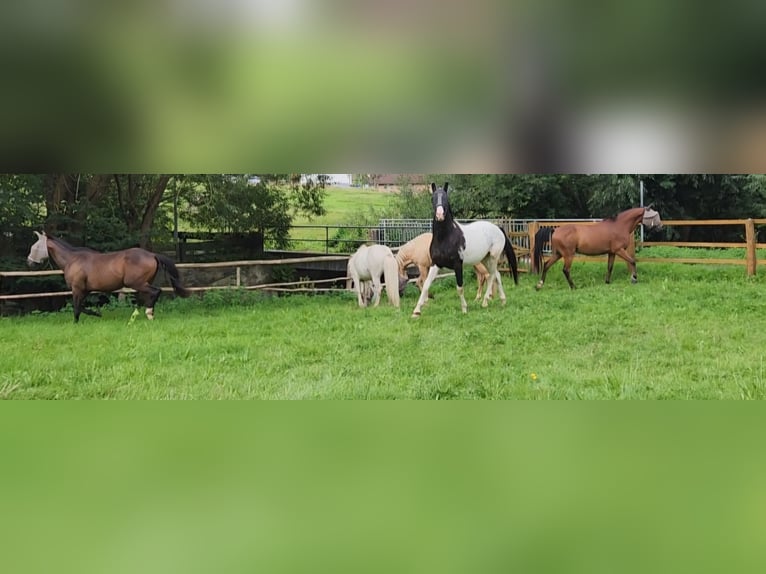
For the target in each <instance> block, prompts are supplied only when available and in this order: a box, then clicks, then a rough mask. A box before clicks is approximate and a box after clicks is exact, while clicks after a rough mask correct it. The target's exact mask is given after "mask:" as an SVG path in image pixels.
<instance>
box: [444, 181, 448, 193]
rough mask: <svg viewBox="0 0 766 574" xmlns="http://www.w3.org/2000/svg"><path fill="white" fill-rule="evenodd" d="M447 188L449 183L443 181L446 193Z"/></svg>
mask: <svg viewBox="0 0 766 574" xmlns="http://www.w3.org/2000/svg"><path fill="white" fill-rule="evenodd" d="M448 186H449V182H448V181H445V182H444V191H447V187H448Z"/></svg>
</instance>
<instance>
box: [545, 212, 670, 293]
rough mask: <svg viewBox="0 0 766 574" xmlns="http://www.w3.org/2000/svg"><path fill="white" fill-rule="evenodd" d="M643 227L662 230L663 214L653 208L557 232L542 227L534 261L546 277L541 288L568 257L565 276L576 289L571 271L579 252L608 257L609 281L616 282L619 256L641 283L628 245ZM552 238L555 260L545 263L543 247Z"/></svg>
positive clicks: (550, 228) (625, 213) (560, 229)
mask: <svg viewBox="0 0 766 574" xmlns="http://www.w3.org/2000/svg"><path fill="white" fill-rule="evenodd" d="M641 222H643V224H644V225H645V226H646V227H647V228H649V229H654V228H657V229H662V221H661V220H660V214H659V213H657V212H656V211H654V210H653V209H652V208H651V207H646V208H644V207H635V208H633V209H628V210H627V211H623V212H622V213H618V214H617V215H616V216H614V217H610V218H608V219H604V220H602V221H599V222H598V223H594V224H593V225H583V224H577V223H573V224H572V223H570V224H567V225H562V226H561V227H559V228H557V229H555V231H554V228H553V227H541V228H540V231H538V232H537V234H536V235H535V250H534V256H533V258H532V264H533V269H534V270H535V271H540V269H541V268H542V275H541V276H540V281H539V282H538V283H537V289H540V288H542V286H543V284H544V283H545V275H546V274H547V273H548V269H550V268H551V267H552V266H553V264H554V263H556V261H558V260H559V259H561V258H562V257H563V258H564V277H566V278H567V282H568V283H569V287H570V288H571V289H574V288H575V286H574V283H573V282H572V277H571V276H570V274H569V270H570V268H571V267H572V259H574V255H575V252H576V253H582V254H583V255H603V254H605V253H607V254H608V260H607V267H606V282H607V283H609V281H611V279H612V267H613V266H614V257H615V255H617V256H619V257H620V258H621V259H624V260H625V261H626V262H627V264H628V269H629V270H630V280H631V282H633V283H635V282H637V281H638V277H637V275H636V260H635V259H634V258H633V257H631V255H630V254H629V253H628V251H627V248H628V243H629V242H630V237H631V235H633V232H634V231H635V230H636V228H637V227H638V225H639V224H640V223H641ZM549 239H550V242H551V252H552V255H551V258H550V259H548V261H547V262H546V263H545V266H543V265H542V263H543V244H544V243H545V242H547V241H548V240H549Z"/></svg>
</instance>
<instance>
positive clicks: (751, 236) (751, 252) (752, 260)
mask: <svg viewBox="0 0 766 574" xmlns="http://www.w3.org/2000/svg"><path fill="white" fill-rule="evenodd" d="M567 223H572V222H571V221H560V222H559V221H545V222H537V221H531V222H530V223H529V227H528V231H529V250H530V252H532V251H534V248H535V239H534V236H535V234H536V233H537V231H538V230H539V229H540V227H559V226H561V225H566V224H567ZM578 223H582V224H585V225H593V224H595V223H598V222H597V221H587V222H578ZM662 225H663V226H665V227H685V226H697V225H708V226H717V225H742V226H744V228H745V241H744V242H705V241H644V242H643V243H641V242H640V241H639V242H638V245H640V246H642V247H659V246H669V247H693V248H732V247H740V248H742V247H744V248H745V258H744V259H731V258H730V259H717V258H715V259H714V258H692V257H637V258H636V261H638V262H640V263H695V264H696V263H701V264H706V265H743V266H745V268H746V272H747V275H748V276H749V277H752V276H753V275H755V274H756V271H757V269H758V265H759V264H761V265H764V264H766V259H758V256H757V254H758V251H757V250H758V249H766V243H758V242H757V241H756V234H755V226H756V225H766V218H756V219H753V218H750V219H697V220H687V219H669V220H666V221H663V222H662ZM628 251H629V252H630V254H631V255H633V256H635V253H636V241H635V238H634V237H632V238H631V242H630V245H629V247H628ZM604 259H606V258H605V257H604V256H600V257H586V256H578V257H575V261H593V260H604Z"/></svg>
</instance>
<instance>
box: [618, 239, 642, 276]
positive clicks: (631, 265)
mask: <svg viewBox="0 0 766 574" xmlns="http://www.w3.org/2000/svg"><path fill="white" fill-rule="evenodd" d="M615 254H617V255H618V256H619V257H620V258H622V259H624V260H625V262H626V263H627V264H628V270H629V271H630V282H631V283H638V273H637V271H636V260H635V259H634V258H633V257H631V256H630V254H629V253H628V252H627V251H626V250H625V248H624V247H623V248H621V249H618V250H617V251H615Z"/></svg>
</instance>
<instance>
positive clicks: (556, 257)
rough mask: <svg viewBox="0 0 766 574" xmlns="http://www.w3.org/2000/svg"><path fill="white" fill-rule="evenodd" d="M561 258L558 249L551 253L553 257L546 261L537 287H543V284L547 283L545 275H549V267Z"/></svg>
mask: <svg viewBox="0 0 766 574" xmlns="http://www.w3.org/2000/svg"><path fill="white" fill-rule="evenodd" d="M559 259H561V254H560V253H559V252H558V251H554V252H553V253H552V254H551V258H550V259H548V261H546V262H545V265H543V272H542V273H541V274H540V281H538V282H537V285H536V286H535V289H538V290H540V289H542V287H543V284H544V283H545V276H546V275H548V269H550V268H551V267H553V264H554V263H556V261H558V260H559Z"/></svg>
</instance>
